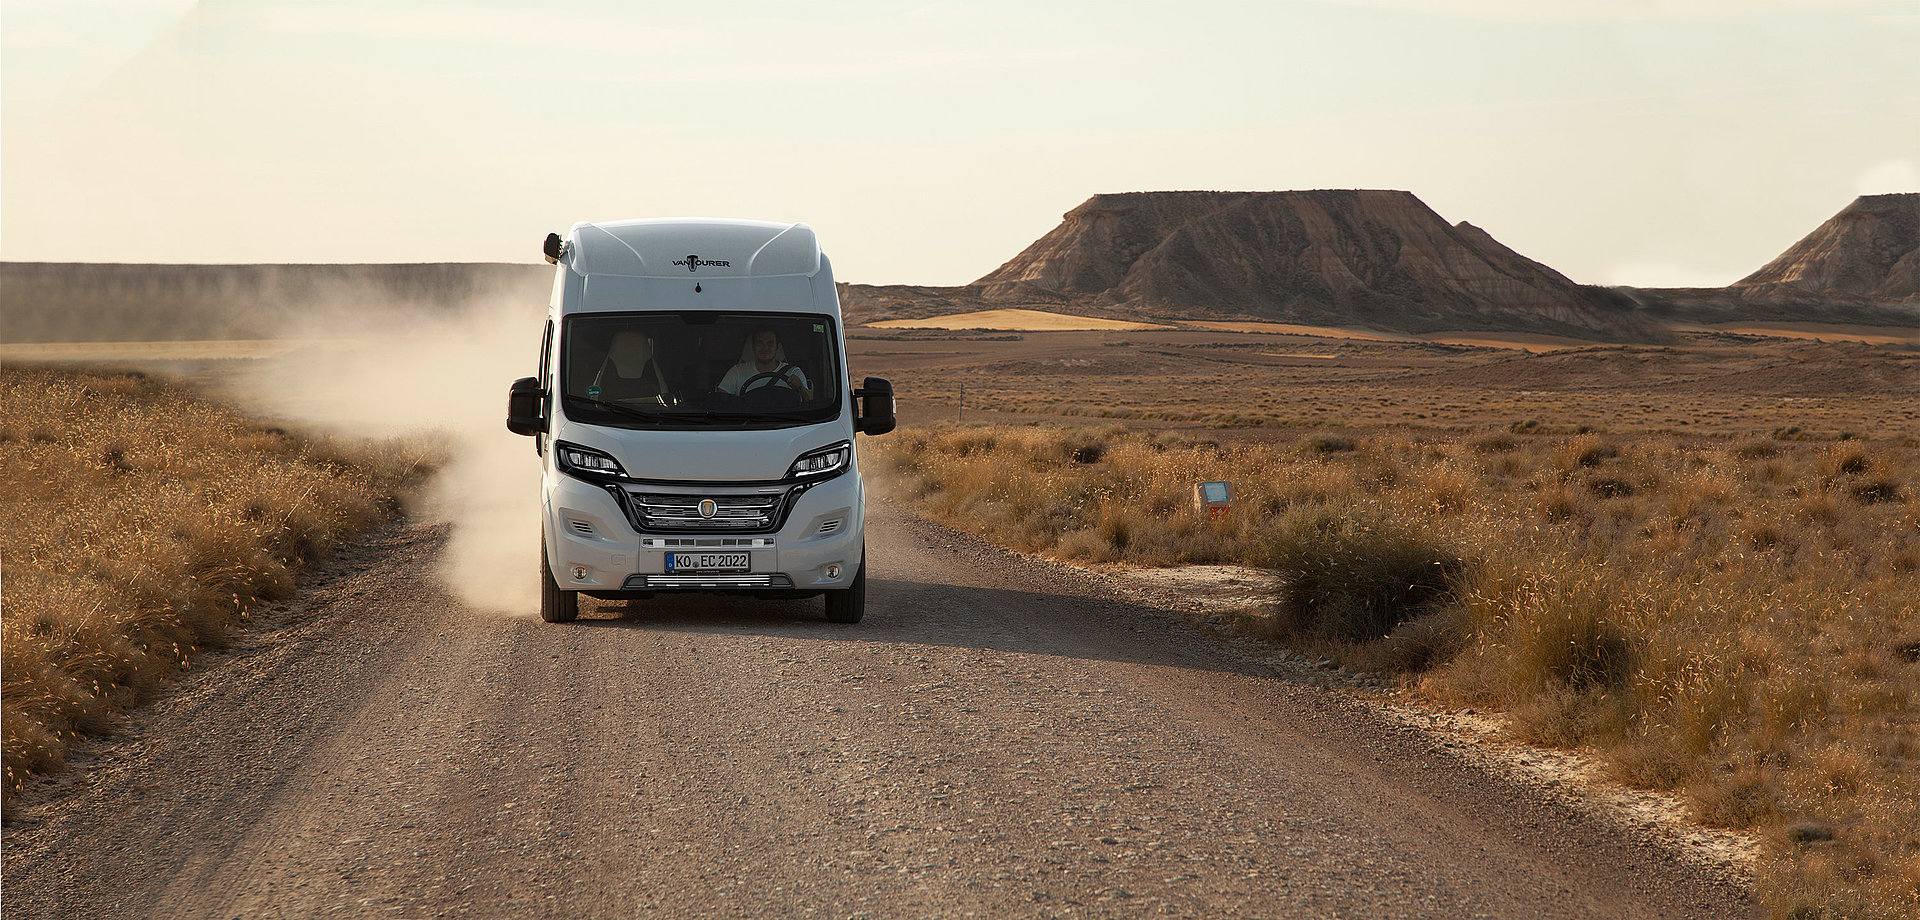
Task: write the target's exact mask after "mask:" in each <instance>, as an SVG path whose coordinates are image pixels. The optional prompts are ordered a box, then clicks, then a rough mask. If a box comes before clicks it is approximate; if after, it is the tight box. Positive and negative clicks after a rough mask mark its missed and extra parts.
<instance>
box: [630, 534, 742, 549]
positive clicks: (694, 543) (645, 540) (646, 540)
mask: <svg viewBox="0 0 1920 920" xmlns="http://www.w3.org/2000/svg"><path fill="white" fill-rule="evenodd" d="M640 545H641V546H643V547H645V548H647V549H680V548H684V549H701V548H705V549H713V548H716V547H738V548H740V549H773V538H772V537H641V538H640Z"/></svg>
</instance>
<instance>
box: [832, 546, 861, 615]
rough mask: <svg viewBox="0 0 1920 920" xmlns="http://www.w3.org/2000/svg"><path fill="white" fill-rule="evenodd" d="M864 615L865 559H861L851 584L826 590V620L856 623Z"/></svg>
mask: <svg viewBox="0 0 1920 920" xmlns="http://www.w3.org/2000/svg"><path fill="white" fill-rule="evenodd" d="M861 555H863V556H864V555H866V554H865V553H862V554H861ZM866 615H867V561H866V560H865V559H861V560H860V571H858V572H856V573H854V576H853V584H852V585H851V586H849V587H846V588H842V589H840V590H838V591H828V592H827V622H829V623H858V622H860V618H861V617H863V616H866Z"/></svg>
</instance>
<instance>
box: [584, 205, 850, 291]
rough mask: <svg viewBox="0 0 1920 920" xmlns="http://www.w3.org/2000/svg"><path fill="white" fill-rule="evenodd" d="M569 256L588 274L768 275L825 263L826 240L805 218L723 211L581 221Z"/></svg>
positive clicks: (806, 271) (804, 271) (812, 269)
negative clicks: (729, 215)
mask: <svg viewBox="0 0 1920 920" xmlns="http://www.w3.org/2000/svg"><path fill="white" fill-rule="evenodd" d="M567 240H568V242H569V244H570V245H568V246H567V247H566V250H565V257H566V258H568V259H569V260H570V264H571V265H572V267H573V270H574V271H575V272H578V273H580V274H582V275H593V274H602V275H625V276H629V277H636V278H686V277H692V278H695V279H698V278H700V277H701V276H707V277H715V278H746V277H754V278H764V277H770V276H776V275H806V276H809V277H811V276H812V275H814V274H815V273H817V272H819V271H820V241H819V239H818V238H816V237H815V236H814V234H813V228H812V227H809V226H807V225H806V224H803V223H794V224H782V223H775V222H772V221H764V220H723V219H718V218H684V217H674V218H652V219H647V220H618V221H607V222H604V223H593V222H590V221H581V222H580V223H577V224H574V225H573V228H572V229H571V230H569V231H567Z"/></svg>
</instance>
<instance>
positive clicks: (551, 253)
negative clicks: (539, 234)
mask: <svg viewBox="0 0 1920 920" xmlns="http://www.w3.org/2000/svg"><path fill="white" fill-rule="evenodd" d="M566 252H567V247H566V245H565V242H564V241H563V240H561V239H560V234H558V233H549V234H547V238H546V241H545V242H542V243H541V244H540V254H541V255H543V256H546V257H547V264H548V265H553V264H555V263H558V262H559V261H560V257H561V256H563V255H566Z"/></svg>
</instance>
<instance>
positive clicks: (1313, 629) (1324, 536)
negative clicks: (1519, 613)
mask: <svg viewBox="0 0 1920 920" xmlns="http://www.w3.org/2000/svg"><path fill="white" fill-rule="evenodd" d="M1251 561H1252V562H1254V563H1255V564H1256V565H1261V566H1264V567H1266V568H1270V569H1273V570H1275V571H1276V572H1279V573H1280V574H1281V575H1282V576H1284V578H1285V579H1286V584H1285V587H1284V588H1283V589H1282V594H1281V600H1280V607H1279V611H1278V614H1279V616H1278V619H1277V621H1276V626H1277V628H1278V629H1279V630H1280V631H1281V633H1282V634H1283V635H1287V636H1294V637H1301V638H1311V639H1319V640H1328V641H1335V642H1350V643H1357V642H1368V641H1371V640H1375V639H1380V638H1383V637H1385V636H1387V635H1388V634H1390V633H1392V632H1393V631H1394V629H1395V628H1397V627H1399V626H1400V624H1402V623H1405V622H1407V621H1408V620H1411V619H1413V618H1415V617H1417V616H1419V615H1420V614H1422V613H1426V612H1429V611H1431V610H1433V609H1434V608H1435V607H1437V606H1439V605H1441V604H1444V603H1445V602H1447V601H1448V600H1449V599H1450V598H1451V597H1452V596H1453V582H1454V579H1456V578H1458V577H1459V576H1460V574H1461V573H1462V571H1463V570H1464V569H1465V562H1464V561H1463V560H1461V559H1460V558H1459V557H1458V556H1457V555H1455V554H1453V553H1451V552H1448V551H1447V550H1445V549H1444V548H1442V547H1440V546H1437V545H1435V544H1433V543H1431V542H1429V541H1427V540H1424V539H1421V538H1420V537H1418V536H1416V535H1414V534H1413V533H1411V532H1409V531H1407V530H1405V529H1403V528H1400V527H1398V526H1396V525H1393V524H1390V523H1387V522H1383V521H1357V520H1338V519H1329V518H1306V519H1295V520H1293V521H1290V522H1288V524H1287V525H1286V526H1285V527H1283V528H1282V529H1281V530H1280V531H1279V532H1278V533H1276V534H1274V535H1272V536H1271V537H1270V538H1269V539H1268V540H1267V541H1265V543H1264V544H1263V545H1260V546H1257V547H1255V548H1254V549H1253V551H1252V553H1251Z"/></svg>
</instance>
